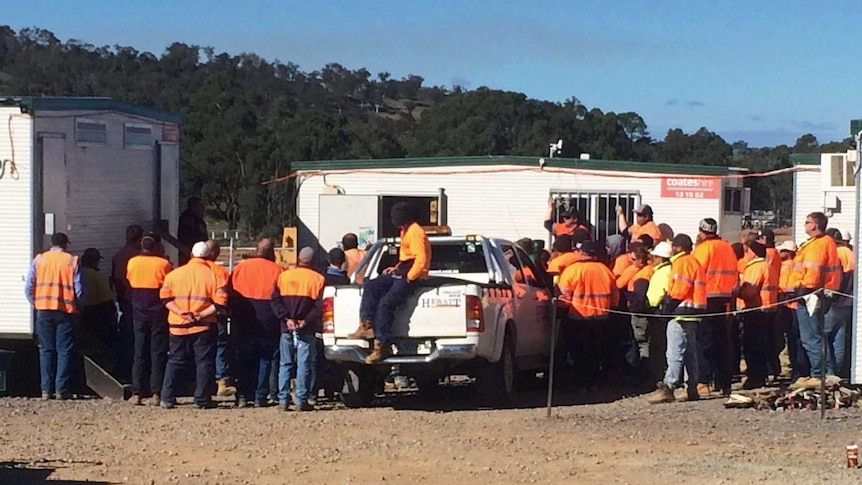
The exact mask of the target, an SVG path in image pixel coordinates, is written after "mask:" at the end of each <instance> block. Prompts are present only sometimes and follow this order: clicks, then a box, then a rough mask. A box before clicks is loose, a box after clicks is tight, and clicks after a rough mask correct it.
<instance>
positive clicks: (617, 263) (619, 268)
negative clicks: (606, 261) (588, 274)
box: [612, 253, 634, 277]
mask: <svg viewBox="0 0 862 485" xmlns="http://www.w3.org/2000/svg"><path fill="white" fill-rule="evenodd" d="M633 264H634V262H633V261H632V258H631V257H630V256H629V253H623V254H620V255H619V256H617V257H616V259H614V267H613V270H612V271H613V273H614V275H616V276H617V277H619V276H620V275H622V274H623V271H625V270H626V268H628V267H630V266H632V265H633Z"/></svg>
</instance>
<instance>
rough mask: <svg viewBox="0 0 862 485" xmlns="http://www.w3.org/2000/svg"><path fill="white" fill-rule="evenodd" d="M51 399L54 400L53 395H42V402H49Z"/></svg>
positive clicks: (47, 393) (48, 393) (44, 393)
mask: <svg viewBox="0 0 862 485" xmlns="http://www.w3.org/2000/svg"><path fill="white" fill-rule="evenodd" d="M53 399H54V395H53V394H51V393H50V392H43V393H42V400H43V401H51V400H53Z"/></svg>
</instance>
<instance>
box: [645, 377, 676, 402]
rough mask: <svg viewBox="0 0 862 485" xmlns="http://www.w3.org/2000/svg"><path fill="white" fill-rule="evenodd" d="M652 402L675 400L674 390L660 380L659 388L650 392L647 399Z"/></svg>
mask: <svg viewBox="0 0 862 485" xmlns="http://www.w3.org/2000/svg"><path fill="white" fill-rule="evenodd" d="M647 401H649V403H650V404H660V403H665V402H674V401H676V398H675V397H674V395H673V390H672V389H671V388H670V387H668V385H667V384H665V383H664V382H660V383H659V385H658V388H657V389H656V390H655V392H653V393H652V394H650V396H649V398H648V399H647Z"/></svg>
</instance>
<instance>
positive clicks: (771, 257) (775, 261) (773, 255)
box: [766, 248, 781, 274]
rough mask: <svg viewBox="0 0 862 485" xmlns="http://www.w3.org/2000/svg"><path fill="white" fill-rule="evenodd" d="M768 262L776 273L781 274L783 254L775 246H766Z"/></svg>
mask: <svg viewBox="0 0 862 485" xmlns="http://www.w3.org/2000/svg"><path fill="white" fill-rule="evenodd" d="M766 262H767V263H768V264H769V267H770V268H772V271H775V274H781V254H779V253H778V250H777V249H775V248H766Z"/></svg>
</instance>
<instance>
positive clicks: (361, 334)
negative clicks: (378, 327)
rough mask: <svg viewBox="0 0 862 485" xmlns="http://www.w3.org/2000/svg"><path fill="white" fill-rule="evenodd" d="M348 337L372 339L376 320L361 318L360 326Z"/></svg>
mask: <svg viewBox="0 0 862 485" xmlns="http://www.w3.org/2000/svg"><path fill="white" fill-rule="evenodd" d="M347 338H356V339H365V340H371V339H373V338H374V322H372V321H371V320H360V321H359V328H357V329H356V330H355V331H354V332H353V333H348V334H347Z"/></svg>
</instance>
